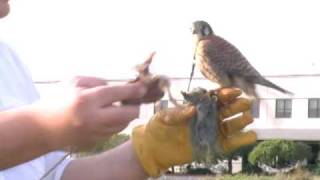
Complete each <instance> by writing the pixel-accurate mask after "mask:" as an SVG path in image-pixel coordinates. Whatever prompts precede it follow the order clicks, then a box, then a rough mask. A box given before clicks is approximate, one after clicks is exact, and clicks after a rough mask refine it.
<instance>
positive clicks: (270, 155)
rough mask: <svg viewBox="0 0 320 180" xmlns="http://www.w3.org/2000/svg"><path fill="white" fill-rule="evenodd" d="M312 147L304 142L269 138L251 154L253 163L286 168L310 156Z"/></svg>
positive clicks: (250, 157)
mask: <svg viewBox="0 0 320 180" xmlns="http://www.w3.org/2000/svg"><path fill="white" fill-rule="evenodd" d="M310 155H311V149H310V147H309V146H308V145H307V144H305V143H302V142H294V141H286V140H269V141H264V142H261V143H259V144H258V145H257V146H256V147H255V148H254V149H253V150H252V152H251V153H250V154H249V162H250V163H251V164H253V165H258V166H262V165H266V166H269V167H271V168H286V167H289V166H293V165H295V164H296V163H297V162H298V161H303V160H305V159H308V158H310Z"/></svg>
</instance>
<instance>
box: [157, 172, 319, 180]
mask: <svg viewBox="0 0 320 180" xmlns="http://www.w3.org/2000/svg"><path fill="white" fill-rule="evenodd" d="M182 179H183V180H320V176H314V175H313V174H312V173H310V172H309V171H307V170H301V169H297V170H296V171H295V172H293V173H291V174H277V175H273V176H266V175H256V174H253V175H248V174H235V175H221V176H162V177H160V178H158V179H156V180H182Z"/></svg>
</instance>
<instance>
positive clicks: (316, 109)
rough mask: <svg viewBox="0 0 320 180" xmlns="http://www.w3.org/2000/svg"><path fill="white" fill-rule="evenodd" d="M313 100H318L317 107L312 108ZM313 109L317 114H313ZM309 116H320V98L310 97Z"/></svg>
mask: <svg viewBox="0 0 320 180" xmlns="http://www.w3.org/2000/svg"><path fill="white" fill-rule="evenodd" d="M312 100H316V104H317V105H316V108H315V109H314V108H312V109H311V108H310V104H311V101H312ZM311 110H315V111H316V112H315V116H313V115H312V116H311ZM308 118H320V98H309V99H308Z"/></svg>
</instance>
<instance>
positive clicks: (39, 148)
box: [0, 106, 55, 170]
mask: <svg viewBox="0 0 320 180" xmlns="http://www.w3.org/2000/svg"><path fill="white" fill-rule="evenodd" d="M43 114H44V113H43ZM43 114H41V113H39V112H37V111H34V108H33V107H31V106H28V107H23V108H17V109H14V110H8V111H2V112H0V142H1V143H0V170H1V169H6V168H10V167H12V166H15V165H18V164H21V163H24V162H27V161H29V160H32V159H34V158H36V157H38V156H40V155H43V154H45V153H47V152H49V151H52V150H54V149H55V148H54V146H53V145H52V142H53V141H52V140H51V139H53V137H51V133H48V131H52V130H50V128H51V129H54V128H55V127H53V126H52V125H51V122H49V120H47V119H45V118H43V117H42V116H43ZM50 126H52V127H50ZM49 143H50V144H49Z"/></svg>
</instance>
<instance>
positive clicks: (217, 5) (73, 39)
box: [0, 0, 320, 81]
mask: <svg viewBox="0 0 320 180" xmlns="http://www.w3.org/2000/svg"><path fill="white" fill-rule="evenodd" d="M10 3H11V9H12V11H11V14H10V15H9V16H8V17H7V18H6V19H1V20H0V38H1V39H2V40H4V41H6V42H7V43H9V44H10V45H11V47H13V48H14V49H15V50H16V51H17V52H18V54H19V55H20V57H21V58H22V59H23V61H24V62H25V64H26V65H27V66H28V67H29V69H30V71H31V73H32V75H33V79H34V80H35V81H46V80H61V79H64V78H68V77H70V76H73V75H93V76H99V77H103V78H106V79H121V78H132V77H133V76H134V74H135V72H134V71H133V67H134V66H135V65H136V64H138V63H141V62H143V61H144V59H145V58H146V57H147V56H148V55H149V54H150V53H151V52H152V51H156V52H157V54H156V56H155V58H154V62H153V64H152V66H151V70H152V72H154V73H157V74H165V75H167V76H170V77H188V76H189V74H190V71H191V64H192V56H193V55H192V53H193V52H192V47H193V44H192V37H191V32H190V27H191V24H192V22H193V21H195V20H205V21H207V22H209V23H210V24H211V26H212V28H213V30H214V32H215V33H216V34H217V35H220V36H222V37H224V38H225V39H227V40H228V41H230V42H231V43H233V44H234V45H236V46H237V47H238V48H239V50H240V51H241V52H242V53H243V54H244V55H245V56H246V57H247V59H248V60H249V61H250V63H251V64H252V65H253V66H254V67H255V68H256V69H257V70H258V71H259V72H261V73H262V74H263V75H277V74H306V73H307V74H310V73H318V74H319V73H320V53H319V48H320V33H319V32H320V24H319V22H320V11H319V4H320V2H319V1H317V0H241V1H240V0H175V1H173V0H134V1H133V0H117V1H103V0H90V1H88V0H11V2H10ZM196 76H201V75H200V73H199V72H198V71H197V72H196Z"/></svg>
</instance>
